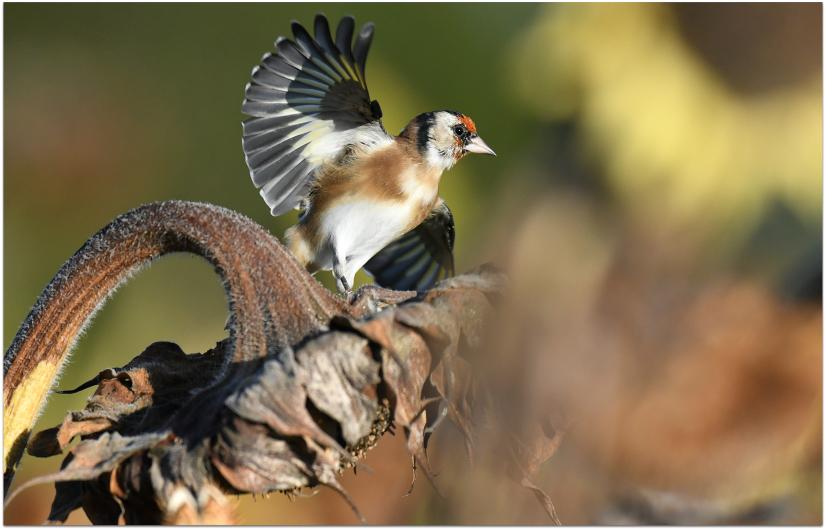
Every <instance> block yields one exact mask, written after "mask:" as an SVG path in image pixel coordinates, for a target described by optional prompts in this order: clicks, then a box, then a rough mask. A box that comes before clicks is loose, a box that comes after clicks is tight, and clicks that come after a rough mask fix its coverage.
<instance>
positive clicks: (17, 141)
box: [3, 4, 822, 523]
mask: <svg viewBox="0 0 826 530" xmlns="http://www.w3.org/2000/svg"><path fill="white" fill-rule="evenodd" d="M318 11H323V12H325V13H326V14H327V15H328V17H329V18H330V19H331V20H337V19H338V18H339V17H340V16H342V15H344V14H352V15H354V16H355V17H356V20H357V23H359V24H360V23H363V22H366V21H368V20H370V21H373V22H375V23H376V28H377V29H376V37H375V40H374V42H373V48H372V49H371V52H370V58H369V61H368V66H367V77H368V82H369V87H370V92H371V96H372V97H373V98H375V99H378V100H379V101H380V102H381V105H382V108H383V110H384V113H385V117H384V124H385V126H386V128H387V129H388V130H389V131H391V132H398V131H400V130H401V129H402V127H403V126H404V125H405V124H406V123H407V121H408V120H409V119H410V118H411V117H412V116H414V115H416V114H418V113H420V112H424V111H427V110H433V109H441V108H453V109H456V110H460V111H462V112H464V113H466V114H468V115H470V116H472V117H473V118H474V120H475V121H476V123H477V126H478V128H479V131H480V134H481V135H482V136H483V137H484V138H485V139H486V141H487V142H488V143H489V144H490V145H491V146H492V147H493V148H494V149H495V150H496V151H497V153H498V155H499V156H498V157H497V158H496V159H489V158H483V157H478V158H474V157H468V158H467V159H465V160H463V161H462V162H461V163H460V164H458V166H457V167H456V168H455V169H453V170H452V171H451V172H450V173H449V174H447V175H446V176H445V177H444V178H443V180H442V187H441V194H442V196H443V197H444V198H445V200H446V201H447V202H448V204H450V206H451V208H452V210H453V212H454V215H455V218H456V231H457V244H456V254H457V260H458V261H457V263H458V269H459V270H460V271H462V270H467V269H469V268H472V267H473V266H476V265H478V264H480V263H482V262H483V261H486V260H488V259H494V260H495V259H497V258H498V257H500V255H501V252H502V248H503V246H502V245H501V244H500V243H501V242H502V241H507V240H508V237H507V234H508V230H509V227H510V226H511V225H510V224H509V223H510V222H511V220H512V219H518V218H519V215H520V213H521V212H523V211H527V210H528V209H529V207H530V206H531V205H532V204H533V203H534V202H535V201H536V200H538V199H539V198H540V197H559V196H563V197H568V196H574V197H576V201H577V202H578V203H581V204H584V205H585V207H586V208H587V209H588V210H589V211H591V212H593V213H594V214H595V215H597V216H598V217H599V218H601V219H602V220H603V221H604V224H605V225H606V226H607V227H613V228H614V229H616V230H619V229H620V227H633V229H634V230H639V231H643V232H646V233H650V234H653V235H652V238H653V239H655V240H656V241H659V242H660V244H661V245H663V247H672V248H671V250H673V248H683V247H686V248H689V249H691V250H690V254H691V262H692V263H693V264H694V265H695V267H696V270H697V271H699V272H698V273H697V274H700V275H707V276H708V275H710V276H712V277H714V276H718V275H728V276H735V277H742V278H748V279H749V281H752V282H756V283H757V284H759V285H762V286H765V287H766V288H767V289H769V290H770V291H771V292H772V293H775V294H776V295H777V296H778V297H783V298H784V299H790V300H793V303H810V302H811V301H815V303H817V304H819V303H820V302H819V300H820V281H821V280H820V270H821V260H820V256H821V248H822V246H821V217H822V214H821V212H822V204H821V201H822V196H821V175H822V154H821V146H822V120H821V116H822V103H821V101H822V75H821V64H822V56H821V38H822V28H821V6H820V5H819V4H807V5H800V4H783V5H778V4H763V5H750V4H737V5H706V4H693V5H679V6H677V5H652V4H648V5H634V4H623V5H599V4H589V5H568V4H562V5H543V4H422V5H413V4H399V5H389V4H353V5H347V6H345V5H343V4H277V5H266V4H235V5H228V4H204V5H198V4H188V5H175V4H167V5H163V4H146V5H134V4H123V5H117V6H115V5H105V4H83V5H80V4H59V5H57V4H54V5H53V4H30V5H25V4H6V5H4V13H5V26H4V29H5V42H4V44H5V56H4V59H5V72H4V73H5V85H4V94H5V101H4V108H5V118H4V120H5V121H4V128H5V135H4V137H5V143H4V152H5V159H4V175H5V179H4V199H5V200H4V234H3V235H4V248H3V250H4V253H5V260H4V277H3V281H4V293H5V294H4V301H3V308H4V317H3V318H4V320H3V325H4V344H5V345H8V344H9V343H10V341H11V339H12V337H13V336H14V333H15V332H16V330H17V327H18V326H19V324H20V323H21V321H22V320H23V318H24V317H25V315H26V313H27V312H28V310H29V308H30V306H31V304H32V302H33V301H34V300H35V298H36V297H37V295H38V294H39V292H40V290H41V289H42V288H43V286H45V285H46V283H47V282H48V281H49V279H50V278H51V276H52V275H53V274H54V272H55V271H56V270H57V269H58V267H59V266H60V265H61V264H62V263H63V261H64V260H65V259H67V258H68V257H69V256H70V255H71V254H72V253H73V252H74V251H75V250H76V249H77V248H78V247H80V245H81V244H82V243H83V242H84V240H85V239H86V238H87V237H88V236H90V235H91V234H92V233H94V232H95V231H96V230H98V229H99V228H100V227H102V226H103V225H105V224H106V223H107V222H108V221H109V220H111V219H112V218H114V217H115V216H116V215H118V214H119V213H121V212H123V211H125V210H127V209H130V208H133V207H135V206H138V205H139V204H142V203H146V202H150V201H157V200H164V199H188V200H197V201H207V202H212V203H216V204H219V205H222V206H225V207H228V208H231V209H234V210H237V211H239V212H242V213H243V214H245V215H247V216H249V217H251V218H253V219H254V220H256V221H257V222H259V223H261V224H263V225H264V226H266V227H268V228H269V229H271V230H272V232H273V233H274V234H276V235H278V236H279V237H280V236H281V234H282V233H283V231H284V229H285V228H286V227H287V226H289V225H290V224H291V223H292V221H293V218H292V217H289V216H288V217H286V218H281V219H273V218H271V217H270V216H269V213H268V211H267V208H266V206H265V205H264V203H263V201H262V200H261V199H260V198H259V196H258V194H257V192H256V190H255V189H254V187H253V186H252V183H251V182H250V181H249V177H248V173H247V169H246V167H245V164H244V160H243V155H242V151H241V141H240V132H241V131H240V122H241V120H242V118H243V117H242V115H241V113H240V105H241V100H242V98H243V88H244V85H245V83H246V82H247V79H248V75H249V72H250V69H251V68H252V67H253V66H254V65H255V64H256V63H257V61H258V59H259V58H260V56H261V55H262V54H263V53H264V52H266V51H269V50H271V48H272V43H273V41H274V39H275V37H277V36H278V35H286V34H288V31H289V22H290V20H292V19H296V20H299V21H302V22H304V23H305V24H311V21H312V17H313V16H314V14H315V13H316V12H318ZM561 222H562V223H564V222H565V220H564V219H562V220H561ZM561 229H563V230H564V229H565V228H564V227H562V228H561ZM608 232H610V230H609V231H608ZM494 235H495V236H494ZM600 237H601V238H603V239H599V240H598V241H596V239H598V238H597V236H594V238H595V241H596V243H595V244H596V245H603V246H604V247H605V248H613V247H612V246H611V245H616V244H617V241H621V240H619V239H614V240H612V239H611V236H605V235H604V234H603V235H601V236H600ZM620 244H621V243H620ZM544 250H545V251H546V253H547V261H546V263H547V274H548V275H558V276H559V277H560V278H562V277H565V275H567V274H569V273H570V272H571V271H568V270H562V269H558V268H556V267H555V264H556V263H557V256H558V255H560V254H564V253H565V252H566V249H564V248H546V249H544ZM659 250H660V249H659V248H658V247H655V248H652V249H648V250H646V251H645V252H653V253H656V252H658V251H659ZM646 255H648V254H646ZM319 278H320V279H321V280H322V281H323V282H324V283H325V285H327V286H331V285H332V283H331V282H330V278H329V277H328V274H327V273H322V274H320V275H319ZM360 278H361V281H365V278H366V277H364V276H360ZM225 319H226V304H225V300H224V296H223V292H222V290H221V287H220V284H219V282H218V281H217V278H216V277H215V276H214V274H213V272H212V271H211V270H210V268H209V266H208V265H207V264H206V263H205V262H202V261H200V260H199V259H197V258H193V257H188V256H172V257H167V258H164V259H162V260H160V261H159V262H157V263H155V264H154V265H152V266H151V267H150V268H149V269H147V270H145V271H143V272H141V273H140V274H139V275H138V276H137V277H135V278H134V279H133V280H131V282H129V283H128V284H127V285H126V286H125V287H123V288H122V289H121V290H120V291H119V292H118V293H117V294H116V295H115V296H114V297H113V298H112V299H111V300H110V301H109V302H108V304H107V306H106V308H105V310H103V311H102V312H100V313H99V315H98V316H97V317H96V320H95V322H94V324H93V325H92V326H91V327H90V328H89V329H88V331H87V332H86V334H85V335H84V336H83V338H82V340H80V342H79V343H78V345H77V348H76V350H75V355H74V358H73V359H72V360H71V361H70V363H69V365H68V367H67V368H66V370H65V371H64V373H63V376H62V378H61V380H60V383H59V386H60V387H63V388H68V387H73V386H76V385H77V384H79V383H80V382H82V381H85V380H86V379H88V378H89V377H90V376H92V375H93V374H95V373H97V371H98V369H99V368H102V367H106V366H117V365H120V364H123V363H125V362H126V361H127V360H129V359H131V358H132V357H133V356H134V355H136V354H137V353H138V352H140V351H141V350H142V349H143V347H145V346H146V345H148V344H149V343H151V342H153V341H156V340H172V341H175V342H177V343H179V344H180V345H181V346H182V347H183V349H184V350H185V351H189V352H194V351H204V350H206V349H208V348H210V347H211V346H212V345H213V344H214V343H215V342H216V341H217V340H220V339H221V338H223V336H224V332H223V325H224V321H225ZM84 397H85V396H84V395H75V396H53V397H52V399H51V400H50V403H49V406H48V409H47V411H46V413H45V414H44V415H43V417H42V418H41V419H40V421H39V423H38V428H45V427H49V426H52V425H55V424H57V423H59V421H60V420H61V419H62V415H63V413H64V412H65V411H66V410H72V409H78V408H81V407H82V406H83V403H84ZM393 444H395V445H393ZM380 451H382V452H380V453H378V454H377V456H374V457H371V458H373V459H374V461H373V462H372V463H371V460H368V464H370V465H372V466H373V467H375V468H376V469H377V472H378V473H380V474H382V475H383V476H385V477H394V476H395V475H398V474H400V475H401V477H396V479H395V480H398V481H399V483H398V484H396V485H397V486H398V487H397V491H390V492H389V493H388V492H385V494H386V495H391V496H394V498H395V497H401V496H402V495H403V494H404V492H405V491H406V488H407V479H408V477H407V475H406V463H407V460H406V456H405V455H404V452H403V449H402V448H401V445H400V443H399V442H398V440H396V441H395V442H388V444H387V447H386V448H384V449H380ZM382 458H384V459H385V460H386V461H387V464H386V465H385V466H384V467H382V464H381V462H384V461H385V460H381V459H382ZM394 461H395V462H396V463H397V464H399V463H401V464H399V465H398V468H394V467H393V466H392V465H390V464H391V463H392V462H394ZM58 464H59V459H57V458H53V459H49V460H36V459H33V458H30V457H26V458H25V459H24V462H23V464H22V468H21V470H20V472H19V473H18V476H17V478H16V485H18V486H19V485H20V484H22V483H23V482H24V481H25V480H26V479H28V478H30V477H32V476H34V475H39V474H43V473H45V472H47V471H49V470H54V469H56V468H57V466H58ZM813 469H814V468H813ZM818 476H819V473H818ZM360 478H362V480H365V479H364V478H363V477H360ZM388 480H389V479H388ZM548 480H549V481H552V480H553V475H552V474H551V475H548ZM358 483H359V481H358V480H354V481H351V482H349V484H353V485H355V484H358ZM394 484H395V483H394ZM354 487H355V486H354ZM360 487H361V488H364V489H365V492H363V495H364V496H368V495H369V492H367V491H366V490H369V488H370V486H369V484H363V485H362V486H360ZM427 489H428V486H427V485H426V484H424V483H421V484H419V485H418V486H417V490H416V492H415V493H414V495H413V496H412V497H409V498H407V499H405V501H404V503H401V501H400V502H398V503H396V506H397V509H396V510H395V511H390V512H387V513H384V512H381V511H376V513H374V514H373V515H374V517H373V518H372V519H370V516H371V511H370V510H371V508H369V507H368V506H364V504H365V503H368V502H370V501H363V502H361V503H360V505H361V507H362V509H364V510H365V512H366V513H367V515H368V519H370V520H371V522H378V523H381V522H384V523H416V522H431V523H432V522H451V521H452V522H460V521H461V519H450V518H449V517H447V516H446V515H445V514H444V513H443V512H440V511H439V510H438V509H435V508H433V506H435V504H434V502H435V501H434V500H433V498H432V495H431V493H430V492H428V491H427ZM52 491H53V489H52V487H51V486H39V487H36V488H33V489H31V490H29V491H28V492H27V493H25V494H23V495H21V496H20V497H19V498H18V499H17V500H15V502H14V503H12V504H11V505H10V506H8V507H7V508H6V512H5V515H6V522H8V523H23V522H26V523H38V522H41V521H42V520H43V519H44V518H45V515H46V513H47V512H48V505H49V502H50V501H51V492H52ZM354 496H355V497H356V501H357V502H358V501H359V492H356V493H354ZM363 498H369V497H363ZM241 502H242V506H243V508H242V511H241V513H242V517H243V522H247V523H252V522H258V523H267V522H270V523H274V522H306V523H324V522H344V523H349V522H354V521H355V519H354V518H353V517H352V515H351V514H349V512H348V511H347V510H346V508H342V507H341V506H339V505H343V503H342V502H341V501H339V500H334V498H333V497H332V496H328V494H327V493H322V494H321V495H319V496H318V497H316V498H314V499H312V500H304V499H300V500H298V501H296V502H295V503H292V504H290V503H289V502H287V501H286V500H284V499H283V498H282V497H281V496H272V498H271V500H260V499H259V500H258V501H253V500H251V499H244V500H242V501H241ZM330 504H335V507H334V508H328V506H329V505H330ZM557 509H558V510H560V514H561V516H562V517H563V521H565V520H566V519H565V507H564V506H559V505H558V506H557ZM325 510H326V511H325ZM374 510H379V509H378V508H374ZM818 517H819V515H818ZM568 520H570V519H568ZM70 521H73V522H82V521H85V518H84V517H83V515H82V514H80V513H76V514H75V515H73V516H72V519H70ZM540 522H541V520H540Z"/></svg>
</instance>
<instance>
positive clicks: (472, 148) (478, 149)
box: [465, 136, 496, 156]
mask: <svg viewBox="0 0 826 530" xmlns="http://www.w3.org/2000/svg"><path fill="white" fill-rule="evenodd" d="M465 151H467V152H468V153H479V154H481V155H493V156H496V153H495V152H494V151H493V149H491V148H490V147H488V144H486V143H485V141H484V140H482V139H481V138H479V137H478V136H474V137H473V138H472V139H471V140H470V141H469V142H468V144H467V145H466V146H465Z"/></svg>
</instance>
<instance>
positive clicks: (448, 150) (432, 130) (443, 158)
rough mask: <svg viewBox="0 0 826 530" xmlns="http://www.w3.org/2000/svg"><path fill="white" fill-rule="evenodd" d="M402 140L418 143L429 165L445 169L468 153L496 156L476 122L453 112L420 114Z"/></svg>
mask: <svg viewBox="0 0 826 530" xmlns="http://www.w3.org/2000/svg"><path fill="white" fill-rule="evenodd" d="M402 136H408V137H409V138H410V139H411V140H413V141H415V142H416V147H417V148H418V150H419V152H420V153H421V154H422V156H423V157H424V159H425V160H426V161H427V163H428V164H430V165H432V166H435V167H440V168H442V169H449V168H451V167H452V166H453V164H455V163H456V162H458V161H459V159H461V158H462V157H463V156H465V155H466V154H467V153H481V154H486V155H494V156H496V153H494V152H493V149H491V148H490V147H488V144H486V143H485V142H484V140H482V139H481V138H480V137H479V134H478V133H477V132H476V124H475V123H473V120H471V119H470V117H469V116H465V115H464V114H462V113H460V112H455V111H452V110H438V111H434V112H426V113H424V114H419V115H418V116H416V117H415V118H413V121H411V122H410V124H408V126H407V127H406V128H405V130H404V131H402Z"/></svg>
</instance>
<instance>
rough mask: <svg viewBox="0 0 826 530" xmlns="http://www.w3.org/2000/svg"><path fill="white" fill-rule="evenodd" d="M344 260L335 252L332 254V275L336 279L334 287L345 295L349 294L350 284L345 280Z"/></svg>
mask: <svg viewBox="0 0 826 530" xmlns="http://www.w3.org/2000/svg"><path fill="white" fill-rule="evenodd" d="M345 263H346V261H345V260H343V259H341V258H340V257H339V256H338V255H337V254H336V253H334V254H333V276H334V277H335V279H336V288H338V291H339V292H340V293H343V294H345V295H348V296H349V294H350V289H352V285H350V282H349V281H348V280H347V274H346V273H345V272H344V265H345Z"/></svg>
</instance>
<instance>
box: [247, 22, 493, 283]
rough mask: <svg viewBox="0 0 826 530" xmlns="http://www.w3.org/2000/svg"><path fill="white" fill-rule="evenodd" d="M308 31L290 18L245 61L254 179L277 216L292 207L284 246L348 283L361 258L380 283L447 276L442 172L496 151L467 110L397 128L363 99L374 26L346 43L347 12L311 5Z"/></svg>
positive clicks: (449, 237) (449, 250)
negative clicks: (257, 55) (269, 49)
mask: <svg viewBox="0 0 826 530" xmlns="http://www.w3.org/2000/svg"><path fill="white" fill-rule="evenodd" d="M314 26H315V28H314V32H315V37H312V36H310V34H309V33H308V32H307V30H306V29H304V27H302V26H301V25H300V24H299V23H297V22H293V23H292V31H293V40H290V39H287V38H284V37H279V38H278V40H276V42H275V48H276V53H267V54H265V55H264V56H263V58H262V59H261V62H260V64H258V65H257V66H256V67H255V68H253V70H252V74H251V80H250V82H249V83H248V84H247V86H246V88H245V93H244V96H245V97H244V102H243V106H242V110H243V112H244V113H245V114H247V115H248V116H250V118H248V119H247V120H245V121H244V122H243V148H244V155H245V159H246V162H247V166H248V167H249V171H250V177H251V178H252V182H253V184H254V185H255V187H256V188H258V189H259V191H260V194H261V197H263V198H264V201H266V203H267V206H269V208H270V213H271V214H272V215H274V216H278V215H282V214H284V213H287V212H288V211H290V210H292V209H294V208H295V209H298V210H299V221H298V223H297V224H296V225H295V226H293V227H291V228H289V229H288V230H287V232H286V234H285V236H286V244H287V247H288V248H289V249H290V251H291V252H292V254H293V255H294V256H295V257H296V259H298V261H299V262H300V263H301V264H302V265H303V266H304V267H306V268H307V269H308V270H309V271H310V272H312V273H315V272H316V271H318V270H332V271H333V275H334V276H335V279H336V286H337V287H338V289H339V291H341V292H345V293H347V292H349V291H350V290H351V288H352V285H353V278H354V276H355V275H356V272H357V271H358V270H359V269H361V268H362V267H364V268H365V269H366V270H367V272H369V273H370V274H371V275H372V276H373V278H374V279H375V281H376V283H378V284H379V285H381V286H383V287H387V288H392V289H399V290H412V289H415V290H424V289H428V288H430V287H431V286H432V285H433V284H434V283H435V282H436V281H437V280H439V279H441V278H443V277H445V276H448V275H452V274H453V242H454V228H453V216H452V214H451V212H450V209H449V208H448V207H447V205H446V204H445V203H444V201H443V200H442V199H441V198H440V197H439V181H440V179H441V176H442V173H443V172H444V171H445V170H448V169H450V168H451V167H452V166H453V165H454V164H455V163H456V162H457V161H459V159H461V158H462V157H463V156H465V154H467V153H484V154H490V155H495V153H494V152H493V150H492V149H491V148H490V147H488V146H487V144H486V143H485V142H484V141H483V140H482V139H481V138H480V137H479V135H478V134H477V132H476V125H475V124H474V123H473V120H471V119H470V118H469V117H468V116H465V115H464V114H461V113H459V112H455V111H450V110H441V111H434V112H426V113H424V114H420V115H418V116H416V117H415V118H413V119H412V120H411V121H410V123H408V125H407V126H406V127H405V128H404V130H402V131H401V133H400V134H399V135H398V136H393V135H391V134H389V133H388V132H387V131H386V130H385V129H384V126H383V125H382V122H381V117H382V112H381V107H380V106H379V104H378V102H377V101H375V100H371V99H370V95H369V92H368V90H367V83H366V81H365V75H364V72H365V62H366V60H367V52H368V50H369V49H370V43H371V42H372V40H373V31H374V26H373V24H372V23H367V24H365V25H364V26H363V27H362V28H361V31H359V33H358V35H357V36H356V39H355V42H353V30H354V26H355V22H354V19H353V18H352V17H344V18H343V19H342V20H341V22H339V24H338V28H337V30H336V36H335V40H333V37H332V35H331V33H330V27H329V25H328V22H327V18H326V17H325V16H324V15H317V16H316V17H315V24H314Z"/></svg>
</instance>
